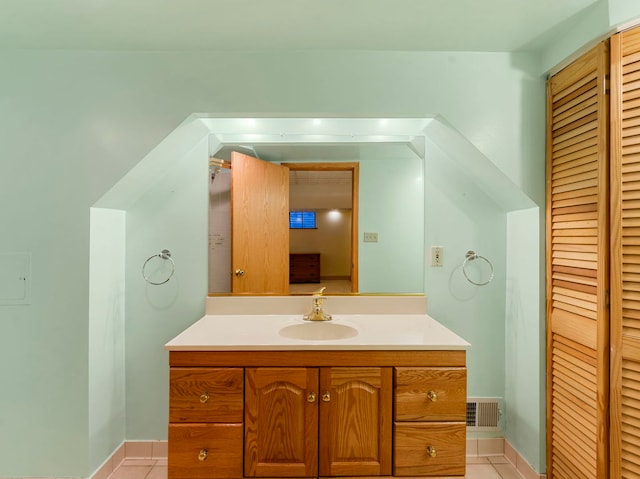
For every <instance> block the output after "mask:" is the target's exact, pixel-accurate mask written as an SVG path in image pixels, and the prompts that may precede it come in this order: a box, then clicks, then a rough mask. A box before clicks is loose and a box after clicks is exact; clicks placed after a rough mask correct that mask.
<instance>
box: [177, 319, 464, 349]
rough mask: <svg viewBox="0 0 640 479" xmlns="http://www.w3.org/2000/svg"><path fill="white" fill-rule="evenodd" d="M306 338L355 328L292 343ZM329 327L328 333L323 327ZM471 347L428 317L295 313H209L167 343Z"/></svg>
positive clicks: (203, 346) (199, 346)
mask: <svg viewBox="0 0 640 479" xmlns="http://www.w3.org/2000/svg"><path fill="white" fill-rule="evenodd" d="M292 325H298V326H295V328H294V330H298V332H302V333H303V334H308V333H309V332H311V334H316V333H319V334H323V332H324V331H326V330H327V329H326V328H327V327H328V328H329V330H330V331H333V330H337V329H339V328H340V327H341V326H347V327H350V328H353V329H352V330H350V331H351V333H352V334H354V335H353V336H352V337H348V338H344V339H324V340H320V339H292V338H288V337H285V336H283V335H281V334H280V331H281V330H282V329H283V328H285V327H287V326H292ZM323 328H324V329H323ZM469 347H470V344H469V343H468V342H466V341H465V340H464V339H462V338H461V337H459V336H458V335H456V334H455V333H453V332H452V331H450V330H449V329H447V328H446V327H444V326H443V325H442V324H440V323H438V322H437V321H436V320H435V319H433V318H431V317H430V316H429V315H427V314H338V315H336V314H334V315H333V320H331V321H327V322H309V321H303V320H302V317H301V315H299V314H296V315H291V314H260V315H256V314H218V315H216V314H207V315H206V316H204V317H203V318H202V319H200V320H199V321H197V322H196V323H194V324H193V325H191V326H190V327H189V328H187V329H186V330H185V331H183V332H182V333H180V334H179V335H178V336H176V337H175V338H174V339H172V340H171V341H169V342H168V343H167V344H166V345H165V349H167V350H169V351H258V350H259V351H265V350H266V351H268V350H273V351H284V350H361V351H362V350H455V349H457V350H459V349H468V348H469Z"/></svg>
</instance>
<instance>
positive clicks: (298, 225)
mask: <svg viewBox="0 0 640 479" xmlns="http://www.w3.org/2000/svg"><path fill="white" fill-rule="evenodd" d="M289 228H290V229H294V230H300V229H304V230H313V229H316V228H317V226H316V212H315V211H290V212H289Z"/></svg>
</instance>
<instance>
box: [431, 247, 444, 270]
mask: <svg viewBox="0 0 640 479" xmlns="http://www.w3.org/2000/svg"><path fill="white" fill-rule="evenodd" d="M443 255H444V248H443V247H442V246H432V247H431V266H444V257H443Z"/></svg>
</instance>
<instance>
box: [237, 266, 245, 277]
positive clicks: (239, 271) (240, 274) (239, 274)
mask: <svg viewBox="0 0 640 479" xmlns="http://www.w3.org/2000/svg"><path fill="white" fill-rule="evenodd" d="M236 276H237V277H238V278H239V277H240V276H244V270H243V269H240V268H238V269H236Z"/></svg>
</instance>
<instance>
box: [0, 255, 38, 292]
mask: <svg viewBox="0 0 640 479" xmlns="http://www.w3.org/2000/svg"><path fill="white" fill-rule="evenodd" d="M30 293H31V254H30V253H0V304H29V303H30V302H31V294H30Z"/></svg>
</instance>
